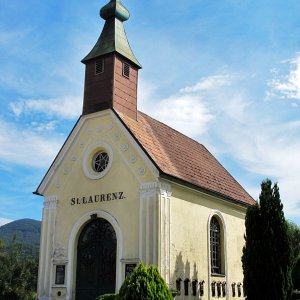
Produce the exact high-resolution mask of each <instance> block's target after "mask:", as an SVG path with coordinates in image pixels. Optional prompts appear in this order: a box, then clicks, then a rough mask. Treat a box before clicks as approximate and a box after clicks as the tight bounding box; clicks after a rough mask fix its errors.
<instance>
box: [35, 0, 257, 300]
mask: <svg viewBox="0 0 300 300" xmlns="http://www.w3.org/2000/svg"><path fill="white" fill-rule="evenodd" d="M100 15H101V17H102V18H103V19H104V20H105V25H104V28H103V30H102V33H101V35H100V37H99V39H98V41H97V43H96V45H95V46H94V48H93V49H92V50H91V52H90V53H89V54H88V55H87V56H86V57H85V58H84V59H83V60H82V62H83V63H84V64H85V67H86V71H85V87H84V99H83V111H82V115H81V116H80V117H79V119H78V121H77V123H76V125H75V126H74V128H73V130H72V132H71V133H70V135H69V137H68V138H67V140H66V142H65V143H64V145H63V146H62V148H61V150H60V152H59V153H58V155H57V157H56V158H55V160H54V162H53V163H52V165H51V167H50V168H49V170H48V172H47V173H46V175H45V177H44V178H43V180H42V182H41V183H40V185H39V187H38V188H37V190H36V192H35V193H36V194H38V195H42V196H44V197H45V201H44V209H43V220H42V232H41V244H40V263H39V278H38V299H39V300H50V299H53V300H54V299H68V300H94V299H95V298H96V296H98V295H102V294H105V293H115V292H116V293H117V292H118V290H119V288H120V287H121V285H122V283H123V281H124V279H125V278H126V276H128V274H130V272H131V271H132V270H133V268H134V267H135V266H136V265H137V264H139V263H140V262H143V263H144V264H146V265H150V264H154V265H156V266H158V268H159V271H160V273H161V275H162V277H163V278H164V279H165V281H166V282H167V284H168V285H169V286H170V287H171V288H172V289H174V290H178V294H179V295H178V296H176V298H175V299H178V300H179V299H204V300H207V299H216V298H218V299H226V300H229V299H245V297H244V294H243V286H242V282H243V270H242V263H241V256H242V248H243V245H244V233H245V224H244V221H245V214H246V209H247V207H248V206H249V205H252V204H254V203H255V202H254V200H253V199H252V198H251V196H250V195H249V194H248V193H247V192H246V191H245V190H244V189H243V187H242V186H241V185H240V184H239V183H238V182H237V181H236V180H235V179H234V178H233V177H232V176H231V175H230V174H229V173H228V172H227V171H226V169H225V168H224V167H223V166H222V165H221V164H220V163H219V162H218V161H217V160H216V159H215V158H214V156H213V155H212V154H211V153H210V152H209V151H208V150H207V149H206V148H205V147H204V146H203V145H201V144H199V143H198V142H196V141H194V140H192V139H190V138H189V137H187V136H185V135H183V134H182V133H180V132H178V131H176V130H174V129H172V128H170V127H169V126H167V125H165V124H163V123H161V122H159V121H157V120H155V119H153V118H152V117H150V116H148V115H147V114H145V113H142V112H140V111H138V110H137V99H138V97H137V85H138V72H139V70H140V69H141V65H140V63H139V62H138V60H137V59H136V57H135V56H134V54H133V52H132V50H131V48H130V45H129V42H128V40H127V37H126V34H125V31H124V25H123V22H124V21H126V20H128V18H129V12H128V10H127V9H126V8H125V7H124V6H123V4H122V3H121V2H120V0H110V2H109V3H108V4H107V5H105V6H104V7H103V8H102V9H101V11H100ZM137 300H138V299H137Z"/></svg>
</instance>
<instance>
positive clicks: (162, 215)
mask: <svg viewBox="0 0 300 300" xmlns="http://www.w3.org/2000/svg"><path fill="white" fill-rule="evenodd" d="M171 196H172V193H171V186H170V185H169V184H166V183H163V182H147V183H142V184H141V188H140V233H139V235H140V236H139V243H140V244H139V254H140V259H141V261H144V262H145V263H146V264H155V265H157V266H158V268H159V270H160V273H161V275H162V277H163V278H164V279H165V280H166V282H167V283H169V281H170V265H171V254H170V251H171V202H170V200H171Z"/></svg>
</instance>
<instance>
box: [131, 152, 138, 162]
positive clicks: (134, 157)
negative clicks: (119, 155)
mask: <svg viewBox="0 0 300 300" xmlns="http://www.w3.org/2000/svg"><path fill="white" fill-rule="evenodd" d="M136 161H137V156H136V154H134V153H133V154H131V155H130V162H131V163H132V164H134V163H136Z"/></svg>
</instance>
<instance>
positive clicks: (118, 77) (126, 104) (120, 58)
mask: <svg viewBox="0 0 300 300" xmlns="http://www.w3.org/2000/svg"><path fill="white" fill-rule="evenodd" d="M100 16H101V17H102V18H103V19H104V20H105V25H104V28H103V30H102V33H101V35H100V37H99V39H98V41H97V43H96V45H95V46H94V48H93V49H92V50H91V52H90V53H89V54H88V55H87V56H86V57H85V58H84V59H83V60H82V62H83V63H84V64H85V65H86V71H85V86H84V100H83V111H82V114H83V115H86V114H90V113H93V112H97V111H101V110H104V109H107V108H111V109H114V110H116V111H119V112H121V113H123V114H126V115H128V116H129V117H130V118H132V119H135V120H136V118H137V83H138V71H139V69H140V68H141V65H140V63H139V62H138V60H137V59H136V58H135V56H134V54H133V52H132V50H131V48H130V45H129V42H128V40H127V37H126V33H125V30H124V25H123V22H124V21H126V20H128V19H129V12H128V10H127V9H126V8H125V7H124V6H123V4H122V3H121V1H120V0H111V1H110V2H109V3H108V4H107V5H105V6H104V7H103V8H102V9H101V10H100Z"/></svg>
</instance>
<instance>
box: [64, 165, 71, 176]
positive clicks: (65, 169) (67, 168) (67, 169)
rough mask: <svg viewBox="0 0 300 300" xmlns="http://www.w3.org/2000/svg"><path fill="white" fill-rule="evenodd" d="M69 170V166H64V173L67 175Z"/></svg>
mask: <svg viewBox="0 0 300 300" xmlns="http://www.w3.org/2000/svg"><path fill="white" fill-rule="evenodd" d="M70 172H71V168H69V167H66V168H64V174H65V175H68V174H69V173H70Z"/></svg>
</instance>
